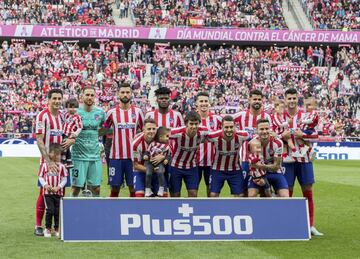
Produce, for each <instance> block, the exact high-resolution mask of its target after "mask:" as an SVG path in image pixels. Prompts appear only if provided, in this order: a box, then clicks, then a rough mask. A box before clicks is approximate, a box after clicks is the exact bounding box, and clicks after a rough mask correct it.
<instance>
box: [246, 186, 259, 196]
mask: <svg viewBox="0 0 360 259" xmlns="http://www.w3.org/2000/svg"><path fill="white" fill-rule="evenodd" d="M258 193H259V191H258V190H257V189H253V188H251V189H248V192H247V194H248V197H256V196H257V195H258Z"/></svg>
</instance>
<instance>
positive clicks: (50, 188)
mask: <svg viewBox="0 0 360 259" xmlns="http://www.w3.org/2000/svg"><path fill="white" fill-rule="evenodd" d="M61 151H62V148H61V145H60V144H58V143H52V144H50V147H49V157H50V159H51V161H53V162H55V163H56V164H57V166H58V172H52V171H50V170H49V168H48V166H47V164H46V163H43V164H42V165H41V169H40V171H39V175H38V176H39V182H40V184H41V186H42V187H43V188H44V192H43V195H44V200H45V205H46V216H45V227H46V230H45V231H44V237H51V227H52V219H53V218H54V229H55V236H56V237H59V209H60V199H61V197H62V196H63V195H64V187H65V185H66V182H67V176H68V172H67V170H66V168H65V166H64V165H63V164H61V163H60V160H61Z"/></svg>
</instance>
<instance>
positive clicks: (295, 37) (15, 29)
mask: <svg viewBox="0 0 360 259" xmlns="http://www.w3.org/2000/svg"><path fill="white" fill-rule="evenodd" d="M0 37H5V38H6V37H7V38H10V37H11V38H13V37H21V38H41V39H43V40H46V39H59V38H60V39H77V40H89V39H110V40H113V39H118V40H129V41H130V40H131V41H133V40H148V41H154V40H164V41H206V42H212V41H213V42H215V41H216V42H218V41H221V42H244V43H248V42H261V43H266V42H272V43H273V42H276V43H305V44H312V43H333V44H335V43H339V44H358V43H360V31H348V32H344V31H323V30H315V31H303V30H260V29H244V28H231V29H230V28H179V27H178V28H159V27H121V26H46V25H0Z"/></svg>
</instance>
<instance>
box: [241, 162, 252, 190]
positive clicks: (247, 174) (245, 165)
mask: <svg viewBox="0 0 360 259" xmlns="http://www.w3.org/2000/svg"><path fill="white" fill-rule="evenodd" d="M241 169H242V174H243V177H244V190H247V188H248V184H247V183H248V182H249V179H250V166H249V162H241Z"/></svg>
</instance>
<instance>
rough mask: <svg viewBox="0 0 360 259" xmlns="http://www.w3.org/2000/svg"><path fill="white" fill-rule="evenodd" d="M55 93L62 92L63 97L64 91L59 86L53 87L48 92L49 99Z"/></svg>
mask: <svg viewBox="0 0 360 259" xmlns="http://www.w3.org/2000/svg"><path fill="white" fill-rule="evenodd" d="M53 94H61V97H63V92H62V91H61V89H59V88H53V89H51V90H50V91H49V92H48V94H47V97H48V99H51V96H52V95H53Z"/></svg>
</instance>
